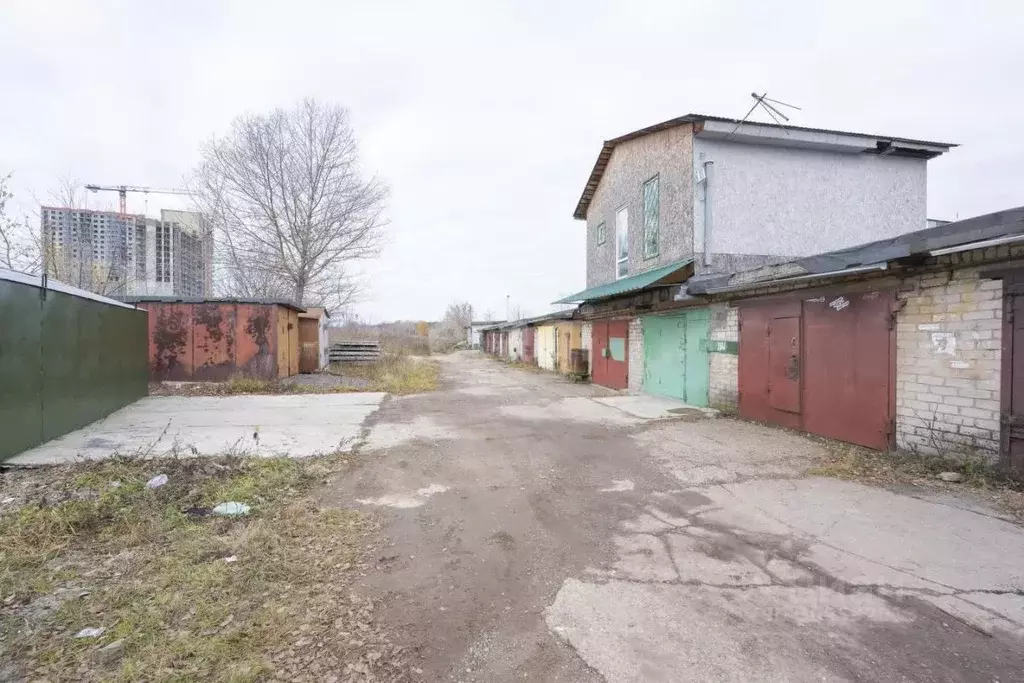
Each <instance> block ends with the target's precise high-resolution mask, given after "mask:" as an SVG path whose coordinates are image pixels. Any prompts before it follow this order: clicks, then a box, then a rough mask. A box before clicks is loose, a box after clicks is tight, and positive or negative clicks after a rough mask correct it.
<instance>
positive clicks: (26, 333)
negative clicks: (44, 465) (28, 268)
mask: <svg viewBox="0 0 1024 683" xmlns="http://www.w3.org/2000/svg"><path fill="white" fill-rule="evenodd" d="M51 285H52V286H50V287H46V288H45V289H44V288H43V287H42V286H41V283H40V280H39V278H35V277H29V276H22V275H20V274H17V273H11V272H10V271H0V461H3V460H6V459H8V458H10V457H12V456H14V455H17V454H18V453H20V452H21V451H23V450H25V449H27V448H32V447H33V446H37V445H39V444H41V443H43V442H45V441H48V440H50V439H53V438H55V437H58V436H61V435H62V434H66V433H68V432H70V431H72V430H74V429H78V428H79V427H83V426H85V425H87V424H89V423H90V422H92V421H94V420H97V419H99V418H101V417H104V416H106V415H109V414H110V413H112V412H114V411H115V410H117V409H118V408H121V407H123V406H125V405H127V404H129V403H131V402H132V401H135V400H137V399H139V398H141V397H142V396H145V395H146V393H147V382H148V367H147V363H148V360H147V350H148V343H149V342H148V333H147V322H146V320H147V319H146V312H145V311H143V310H136V309H134V308H130V307H127V306H124V305H123V304H118V303H116V302H111V301H109V300H105V299H103V298H102V297H95V296H91V295H88V294H86V293H81V294H79V293H76V291H77V290H74V289H73V288H70V287H67V286H66V285H62V284H57V283H52V282H51Z"/></svg>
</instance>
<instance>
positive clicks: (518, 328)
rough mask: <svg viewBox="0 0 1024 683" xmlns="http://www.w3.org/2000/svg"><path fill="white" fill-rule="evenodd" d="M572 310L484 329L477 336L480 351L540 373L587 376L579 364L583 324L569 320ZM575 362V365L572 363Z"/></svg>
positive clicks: (582, 356)
mask: <svg viewBox="0 0 1024 683" xmlns="http://www.w3.org/2000/svg"><path fill="white" fill-rule="evenodd" d="M574 315H575V312H574V311H565V312H558V313H552V314H550V315H545V316H539V317H536V318H527V319H525V320H517V321H513V322H510V323H497V324H494V325H491V326H488V327H485V328H484V329H483V330H482V331H481V333H480V346H481V348H482V349H483V350H484V351H485V352H487V353H489V354H491V355H495V356H499V357H501V358H505V359H507V360H510V361H515V362H522V363H530V364H533V365H537V366H539V367H541V368H543V369H544V370H551V371H553V372H561V373H563V374H570V373H573V372H576V373H577V374H582V375H585V374H587V369H586V366H585V365H583V366H581V365H580V362H581V359H584V358H586V355H585V353H584V352H583V349H584V345H583V340H582V333H583V323H582V321H580V320H575V319H573V318H574ZM574 362H575V364H574Z"/></svg>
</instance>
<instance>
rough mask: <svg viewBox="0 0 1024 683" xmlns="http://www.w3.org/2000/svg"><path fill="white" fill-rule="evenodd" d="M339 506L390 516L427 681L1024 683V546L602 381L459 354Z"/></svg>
mask: <svg viewBox="0 0 1024 683" xmlns="http://www.w3.org/2000/svg"><path fill="white" fill-rule="evenodd" d="M442 379H443V387H442V390H441V391H438V392H435V393H431V394H424V395H417V396H409V397H404V398H395V399H390V400H388V401H387V402H386V403H385V404H384V405H383V407H382V408H381V409H380V410H379V411H378V412H377V413H376V414H375V415H374V416H373V417H372V418H371V421H370V424H369V431H368V434H367V438H366V440H365V443H364V444H363V445H362V446H361V448H360V452H361V454H362V459H363V461H364V464H363V465H362V467H361V469H360V470H359V471H358V472H357V473H356V474H355V475H354V476H353V477H351V478H347V479H345V480H342V481H339V482H337V483H335V484H334V485H333V486H332V487H331V488H329V489H328V490H327V491H326V492H325V493H324V494H323V497H324V502H325V503H328V504H330V503H334V504H338V505H353V504H358V505H361V506H365V507H366V508H367V509H375V510H377V511H378V512H379V514H380V519H381V522H382V535H383V537H384V538H385V539H386V540H385V545H384V546H383V547H382V548H381V549H380V550H379V551H378V554H377V557H375V558H374V559H375V561H376V566H377V568H378V569H379V571H377V572H373V573H371V575H370V578H368V579H367V581H366V583H365V585H363V586H362V590H363V591H365V592H366V593H367V594H369V595H372V596H374V597H380V598H382V600H383V604H384V605H385V607H384V611H383V613H382V615H381V618H382V619H383V620H384V622H385V623H386V624H387V625H388V626H389V627H390V628H391V630H392V631H393V632H394V633H395V635H396V637H397V638H398V639H399V640H400V641H401V642H402V644H403V645H406V646H407V647H409V648H411V649H412V651H413V653H414V656H413V659H414V660H415V662H416V663H415V666H416V669H417V673H416V677H417V678H419V679H421V680H426V681H435V680H436V681H442V680H444V681H448V680H450V681H488V682H493V681H513V680H519V681H522V680H526V681H603V680H607V681H689V680H692V681H752V680H758V681H823V680H824V681H845V680H850V681H855V680H863V681H899V680H913V681H1003V682H1008V681H1011V680H1019V679H1018V676H1019V675H1020V671H1022V670H1024V654H1022V653H1024V646H1022V643H1024V596H1022V591H1024V571H1022V570H1021V568H1022V567H1024V533H1022V530H1021V529H1020V528H1019V527H1017V526H1014V525H1012V524H1010V523H1008V522H1007V521H1005V520H1003V519H1000V518H999V517H998V515H996V514H995V513H993V512H991V511H989V510H986V509H983V508H978V507H976V506H972V505H971V504H970V503H969V501H965V500H961V499H959V498H954V497H948V498H947V499H942V500H939V499H934V500H932V499H927V498H926V497H924V496H919V497H908V496H904V495H898V494H896V493H893V492H890V491H886V490H882V489H877V488H869V487H866V486H861V485H859V484H855V483H849V482H841V481H835V480H829V479H821V478H806V477H804V475H803V472H804V470H805V469H806V466H807V464H808V463H809V462H811V460H812V459H813V458H814V457H815V455H816V452H817V451H816V449H818V448H819V446H818V445H817V444H816V443H815V442H813V441H812V440H810V439H805V438H803V437H801V436H799V435H794V434H790V433H787V432H784V431H780V430H774V429H771V428H767V427H762V426H758V425H752V424H748V423H744V422H740V421H736V420H730V419H707V418H696V419H695V418H693V417H692V416H691V417H687V418H680V419H670V420H647V419H643V418H640V417H637V416H635V415H633V414H630V413H628V412H624V411H622V410H619V409H617V408H615V407H611V406H609V405H606V404H604V403H601V402H599V401H597V400H595V399H596V398H600V397H603V396H608V395H610V393H611V392H608V391H606V390H604V389H602V388H600V387H594V386H590V385H584V384H572V383H569V382H567V381H565V380H563V379H561V378H556V377H553V376H551V375H547V374H540V373H536V372H529V371H523V370H515V369H510V368H508V367H506V366H503V365H501V364H499V363H497V362H495V361H492V360H487V359H484V358H482V357H480V356H479V355H477V354H468V353H464V354H455V355H453V356H450V357H446V358H445V359H444V360H443V377H442Z"/></svg>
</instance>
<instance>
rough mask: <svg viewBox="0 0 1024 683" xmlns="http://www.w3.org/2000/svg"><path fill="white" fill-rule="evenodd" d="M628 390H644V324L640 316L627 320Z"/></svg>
mask: <svg viewBox="0 0 1024 683" xmlns="http://www.w3.org/2000/svg"><path fill="white" fill-rule="evenodd" d="M628 352H629V390H630V391H631V392H634V393H640V392H642V391H643V390H644V324H643V320H642V319H641V318H640V316H637V317H635V318H633V319H632V320H630V321H629V349H628Z"/></svg>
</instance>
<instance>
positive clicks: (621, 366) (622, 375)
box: [590, 320, 629, 389]
mask: <svg viewBox="0 0 1024 683" xmlns="http://www.w3.org/2000/svg"><path fill="white" fill-rule="evenodd" d="M592 330H593V334H592V335H591V342H590V345H591V349H592V352H591V355H592V356H593V359H594V360H593V363H594V367H593V368H591V370H590V377H591V380H592V381H593V382H594V384H600V385H602V386H605V387H610V388H612V389H625V388H626V387H627V386H628V384H629V321H628V320H599V321H596V322H594V324H593V328H592Z"/></svg>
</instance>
